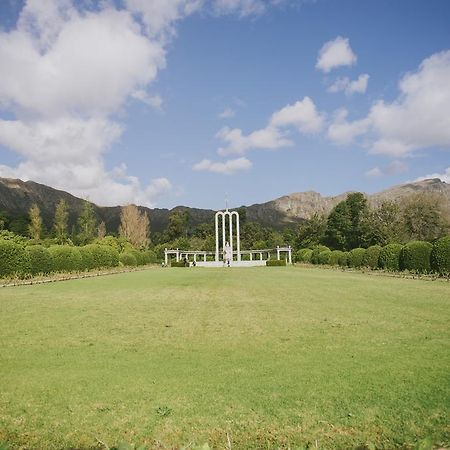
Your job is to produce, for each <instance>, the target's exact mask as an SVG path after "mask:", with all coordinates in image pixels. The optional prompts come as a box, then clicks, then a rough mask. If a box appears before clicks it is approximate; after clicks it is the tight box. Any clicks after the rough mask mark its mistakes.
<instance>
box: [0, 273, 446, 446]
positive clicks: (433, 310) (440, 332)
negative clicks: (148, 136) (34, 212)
mask: <svg viewBox="0 0 450 450" xmlns="http://www.w3.org/2000/svg"><path fill="white" fill-rule="evenodd" d="M0 313H1V319H2V326H1V329H0V360H1V368H0V442H4V443H8V445H9V446H10V448H24V449H25V448H27V449H66V448H71V449H89V448H107V446H109V447H111V448H113V447H114V446H117V445H118V443H119V442H121V441H124V442H127V443H130V444H136V445H138V444H139V445H140V444H146V445H147V448H162V449H166V448H182V447H183V446H188V447H187V448H190V449H192V448H195V447H196V446H198V445H203V444H205V443H206V442H208V443H209V445H210V447H211V448H218V449H225V448H228V449H229V448H233V449H247V448H248V449H251V448H252V449H260V448H261V449H276V448H302V447H305V448H307V447H308V446H309V447H310V448H323V449H328V448H342V449H347V448H357V447H358V446H361V447H360V448H369V449H371V448H386V449H390V448H394V447H402V448H413V447H414V446H415V445H417V443H418V442H420V441H422V444H421V445H422V447H423V448H426V442H428V443H433V444H435V445H436V446H439V445H440V446H448V445H449V444H450V420H449V419H450V414H449V409H450V320H449V319H450V283H445V282H438V281H436V282H431V281H420V280H406V279H399V278H388V277H384V276H373V275H372V276H371V275H367V274H366V275H365V274H362V273H343V272H340V271H337V270H336V271H334V270H326V269H320V268H298V267H292V268H252V269H161V268H155V269H150V270H148V271H144V272H136V273H129V274H119V275H114V276H108V277H101V278H95V279H86V280H77V281H68V282H60V283H51V284H46V285H38V286H23V287H17V288H5V289H2V290H0ZM423 440H426V441H423ZM100 441H102V442H103V443H104V444H101V443H100ZM364 446H366V447H364ZM0 447H1V445H0Z"/></svg>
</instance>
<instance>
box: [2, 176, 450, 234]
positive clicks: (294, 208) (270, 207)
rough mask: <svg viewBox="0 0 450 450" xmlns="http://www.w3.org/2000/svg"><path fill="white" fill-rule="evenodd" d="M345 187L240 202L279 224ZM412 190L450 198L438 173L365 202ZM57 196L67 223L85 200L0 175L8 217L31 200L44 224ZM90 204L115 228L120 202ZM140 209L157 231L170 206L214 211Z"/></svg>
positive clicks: (203, 218) (327, 207) (449, 187)
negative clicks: (65, 210) (64, 208)
mask: <svg viewBox="0 0 450 450" xmlns="http://www.w3.org/2000/svg"><path fill="white" fill-rule="evenodd" d="M350 192H351V191H349V192H345V193H342V194H339V195H336V196H322V195H321V194H320V193H318V192H315V191H306V192H293V193H291V194H288V195H284V196H281V197H279V198H276V199H274V200H269V201H268V202H264V203H255V204H253V205H249V206H242V207H243V208H245V210H246V214H247V218H248V220H251V221H256V222H259V223H261V225H264V226H268V227H272V228H278V229H279V228H282V227H284V226H289V225H295V224H296V223H300V222H301V221H304V220H306V219H309V218H310V217H311V216H312V215H313V214H315V213H319V214H327V213H329V212H330V211H331V209H332V208H333V207H334V206H336V205H337V204H338V203H339V202H340V201H342V200H344V199H345V198H346V197H347V195H348V194H349V193H350ZM353 192H354V191H353ZM415 192H432V193H438V194H440V195H442V196H443V198H444V199H446V200H447V201H449V202H450V184H448V183H445V182H443V181H441V180H440V179H438V178H432V179H428V180H423V181H417V182H410V183H405V184H400V185H395V186H392V187H391V188H388V189H385V190H383V191H380V192H377V193H374V194H365V195H366V197H367V199H368V201H369V204H371V205H372V206H376V205H378V204H380V203H381V202H382V201H384V200H399V199H401V198H403V197H405V196H407V195H410V194H412V193H415ZM61 199H64V200H65V201H66V202H67V203H68V206H69V225H70V226H72V225H73V224H75V223H76V220H77V217H78V215H79V213H80V212H81V208H82V205H83V202H84V201H85V200H83V199H80V198H78V197H76V196H74V195H72V194H70V193H68V192H66V191H63V190H59V189H55V188H52V187H50V186H47V185H44V184H41V183H36V182H34V181H22V180H19V179H13V178H0V211H5V212H6V213H7V214H8V215H9V216H10V217H23V216H26V215H27V214H28V211H29V209H30V207H31V206H32V204H33V203H36V204H37V205H38V206H39V208H40V210H41V214H42V218H43V221H44V224H45V225H46V227H47V228H48V229H49V228H50V227H51V225H52V222H53V215H54V210H55V207H56V204H57V203H58V202H59V201H60V200H61ZM91 203H92V202H91ZM92 205H93V207H94V211H95V214H96V216H97V218H98V219H99V220H103V221H104V222H105V224H106V228H107V231H108V232H116V231H117V229H118V226H119V223H120V206H98V205H96V204H95V203H92ZM139 209H140V210H141V211H146V212H148V213H149V217H150V226H151V230H152V232H158V231H162V230H163V229H164V228H165V227H166V226H167V223H168V220H169V215H170V213H171V212H172V211H180V210H181V211H188V212H189V216H190V224H191V226H196V225H198V224H200V223H204V222H208V221H212V220H213V217H214V213H215V211H214V210H211V209H201V208H192V207H188V206H181V205H180V206H176V207H175V208H172V209H167V208H148V207H145V206H139Z"/></svg>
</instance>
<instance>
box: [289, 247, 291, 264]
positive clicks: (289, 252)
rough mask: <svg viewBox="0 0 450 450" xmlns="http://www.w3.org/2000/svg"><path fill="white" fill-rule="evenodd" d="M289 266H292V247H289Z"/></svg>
mask: <svg viewBox="0 0 450 450" xmlns="http://www.w3.org/2000/svg"><path fill="white" fill-rule="evenodd" d="M289 264H292V249H291V246H289Z"/></svg>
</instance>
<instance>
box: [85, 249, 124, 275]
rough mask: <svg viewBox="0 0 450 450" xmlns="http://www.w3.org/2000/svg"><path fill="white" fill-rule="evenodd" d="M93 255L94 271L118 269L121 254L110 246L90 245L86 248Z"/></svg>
mask: <svg viewBox="0 0 450 450" xmlns="http://www.w3.org/2000/svg"><path fill="white" fill-rule="evenodd" d="M84 248H85V249H87V250H88V251H89V252H90V253H91V255H92V260H93V261H92V264H93V268H94V269H101V268H105V267H117V266H118V265H119V253H118V251H117V250H116V249H115V248H114V247H110V246H109V245H99V244H89V245H85V246H84Z"/></svg>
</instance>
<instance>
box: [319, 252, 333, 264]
mask: <svg viewBox="0 0 450 450" xmlns="http://www.w3.org/2000/svg"><path fill="white" fill-rule="evenodd" d="M330 256H331V250H324V251H323V252H320V253H319V257H318V258H317V259H318V262H319V264H329V263H330Z"/></svg>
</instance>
